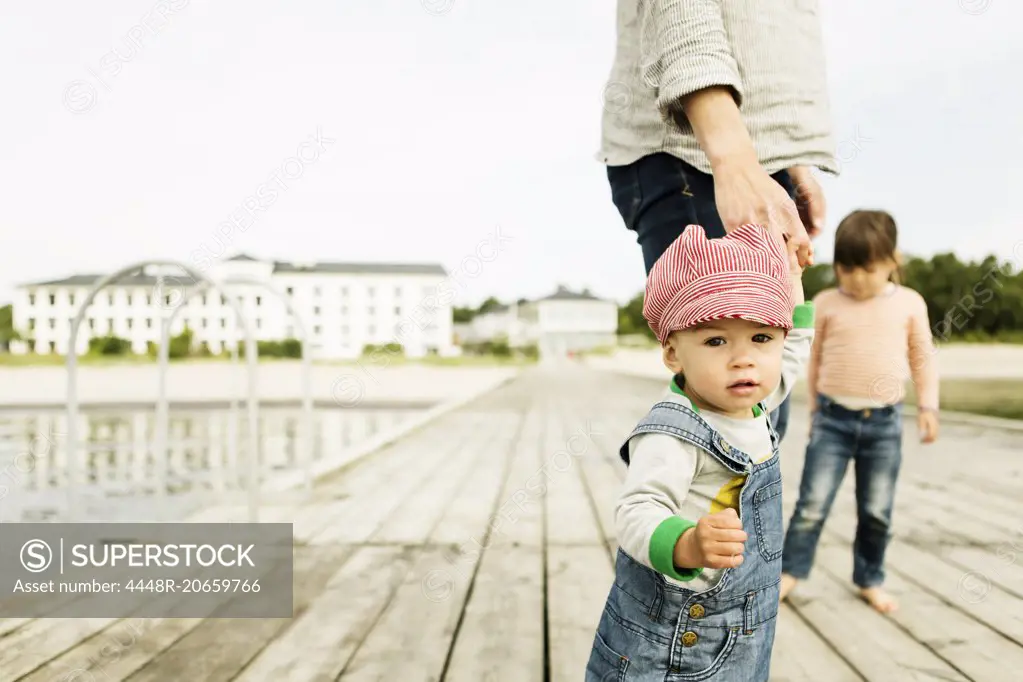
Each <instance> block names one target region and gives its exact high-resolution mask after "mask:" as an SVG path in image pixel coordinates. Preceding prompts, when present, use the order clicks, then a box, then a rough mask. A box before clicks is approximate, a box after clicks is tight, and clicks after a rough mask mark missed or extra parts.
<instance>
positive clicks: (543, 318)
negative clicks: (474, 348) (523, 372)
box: [466, 287, 618, 359]
mask: <svg viewBox="0 0 1023 682" xmlns="http://www.w3.org/2000/svg"><path fill="white" fill-rule="evenodd" d="M497 338H505V339H507V340H508V345H510V346H512V347H521V346H526V345H530V344H536V345H537V347H538V348H539V351H540V356H541V357H542V358H548V359H549V358H552V357H553V358H558V357H565V356H566V355H568V354H569V353H570V352H576V351H584V350H591V349H593V348H598V347H606V346H615V345H617V343H618V304H617V303H615V302H614V301H609V300H605V299H602V298H598V297H596V296H594V295H593V294H591V293H590V292H589V291H583V292H581V293H580V292H574V291H570V290H569V289H567V288H566V287H558V289H557V291H555V292H554V293H553V294H551V295H550V296H546V297H544V298H541V299H538V300H535V301H524V302H520V303H513V304H511V305H506V306H501V307H500V308H495V309H494V310H491V311H489V312H487V313H484V314H482V315H477V316H476V317H475V318H473V320H472V322H471V323H470V325H469V329H468V330H467V333H466V341H468V342H473V341H474V342H479V341H484V340H494V339H497Z"/></svg>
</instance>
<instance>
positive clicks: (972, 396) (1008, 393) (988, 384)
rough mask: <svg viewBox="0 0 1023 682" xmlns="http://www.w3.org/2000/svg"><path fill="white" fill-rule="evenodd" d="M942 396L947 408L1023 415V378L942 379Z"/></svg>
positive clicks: (991, 414)
mask: <svg viewBox="0 0 1023 682" xmlns="http://www.w3.org/2000/svg"><path fill="white" fill-rule="evenodd" d="M911 397H912V398H913V400H914V402H913V404H915V399H916V396H915V395H913V396H911ZM940 400H941V409H943V410H952V411H953V412H973V413H975V414H985V415H988V416H990V417H1003V418H1005V419H1023V379H942V381H941V398H940ZM907 402H908V400H907Z"/></svg>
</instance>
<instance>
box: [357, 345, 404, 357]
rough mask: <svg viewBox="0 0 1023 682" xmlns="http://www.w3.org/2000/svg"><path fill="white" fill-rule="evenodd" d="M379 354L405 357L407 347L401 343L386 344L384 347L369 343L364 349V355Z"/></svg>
mask: <svg viewBox="0 0 1023 682" xmlns="http://www.w3.org/2000/svg"><path fill="white" fill-rule="evenodd" d="M378 353H387V354H388V355H395V354H397V355H405V347H404V346H403V345H401V344H400V343H393V342H392V343H385V344H383V345H377V344H373V343H367V344H366V345H365V346H363V348H362V354H363V355H374V354H378Z"/></svg>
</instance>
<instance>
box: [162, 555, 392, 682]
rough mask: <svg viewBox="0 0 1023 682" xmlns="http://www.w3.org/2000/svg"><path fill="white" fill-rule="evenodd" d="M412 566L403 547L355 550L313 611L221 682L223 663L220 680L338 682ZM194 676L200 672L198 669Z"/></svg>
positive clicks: (206, 669)
mask: <svg viewBox="0 0 1023 682" xmlns="http://www.w3.org/2000/svg"><path fill="white" fill-rule="evenodd" d="M411 561H412V550H408V549H404V548H400V547H360V548H357V549H356V550H355V552H354V553H353V555H352V557H351V558H350V559H349V560H348V561H347V562H346V563H345V565H344V566H342V567H341V569H340V570H338V571H337V572H336V573H335V574H334V575H333V577H331V579H330V580H329V582H328V583H327V586H326V588H325V589H324V590H323V591H322V592H321V593H319V594H318V595H316V597H315V599H314V600H313V601H312V603H311V604H310V605H309V608H308V609H306V610H305V612H304V613H302V614H301V615H300V616H298V617H297V618H296V619H295V620H294V622H293V623H290V627H288V628H287V630H285V631H284V632H283V634H281V635H280V636H278V637H276V638H274V639H273V640H272V641H271V642H270V643H269V644H268V645H267V646H266V648H264V649H262V651H260V652H259V653H258V655H257V656H256V657H255V658H254V659H253V660H252V661H251V663H249V664H248V665H247V666H246V667H245V669H244V670H243V671H242V673H241V674H240V675H238V676H237V677H227V676H223V677H220V675H226V674H227V672H228V668H229V666H230V663H228V662H226V661H225V662H223V663H220V664H219V665H218V666H217V667H216V668H214V670H215V672H216V673H217V674H218V677H217V679H225V680H226V679H233V680H237V681H238V682H264V681H265V680H288V681H289V682H302V681H303V680H328V679H330V680H332V679H335V678H336V677H337V676H338V675H339V674H340V673H341V670H342V669H343V668H344V666H345V664H346V663H347V661H348V659H349V657H351V655H352V654H353V653H354V651H355V650H356V648H357V647H358V646H359V643H360V642H361V640H362V639H363V637H364V633H365V632H367V631H368V630H369V629H370V627H371V626H372V624H373V623H374V622H375V621H376V619H377V618H378V616H379V615H380V613H381V611H383V609H384V607H385V606H386V605H387V602H388V601H390V599H391V597H392V595H393V593H394V590H395V588H396V587H397V586H398V584H400V583H401V581H402V580H403V579H404V578H405V575H406V573H407V572H408V569H409V566H410V565H411ZM211 667H212V666H210V665H208V664H204V665H203V666H202V675H203V676H198V677H195V679H202V680H205V679H209V678H208V677H205V675H208V674H209V672H210V668H211ZM193 670H194V672H195V673H199V672H200V670H199V669H198V668H196V667H195V666H193ZM184 677H185V676H182V678H184ZM188 677H191V675H189V676H188ZM164 679H166V678H164ZM175 679H178V677H175Z"/></svg>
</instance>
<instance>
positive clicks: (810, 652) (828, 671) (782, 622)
mask: <svg viewBox="0 0 1023 682" xmlns="http://www.w3.org/2000/svg"><path fill="white" fill-rule="evenodd" d="M823 679H826V680H827V682H860V681H861V680H863V677H861V676H860V674H859V673H857V672H856V671H855V670H854V669H853V668H851V667H849V664H848V663H846V662H845V661H844V660H842V657H841V656H839V655H838V654H837V653H835V650H834V649H833V648H832V647H831V645H830V644H829V643H828V642H827V641H826V640H825V639H823V638H822V637H821V636H820V633H818V632H817V631H816V630H814V629H813V628H811V627H810V626H809V625H807V623H806V621H804V620H803V619H802V618H800V616H799V614H798V613H796V612H795V611H793V610H792V609H791V608H790V607H789V606H788V605H787V604H782V605H781V608H780V610H779V612H778V623H777V626H776V630H775V635H774V651H773V652H772V654H771V682H818V680H823Z"/></svg>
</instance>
